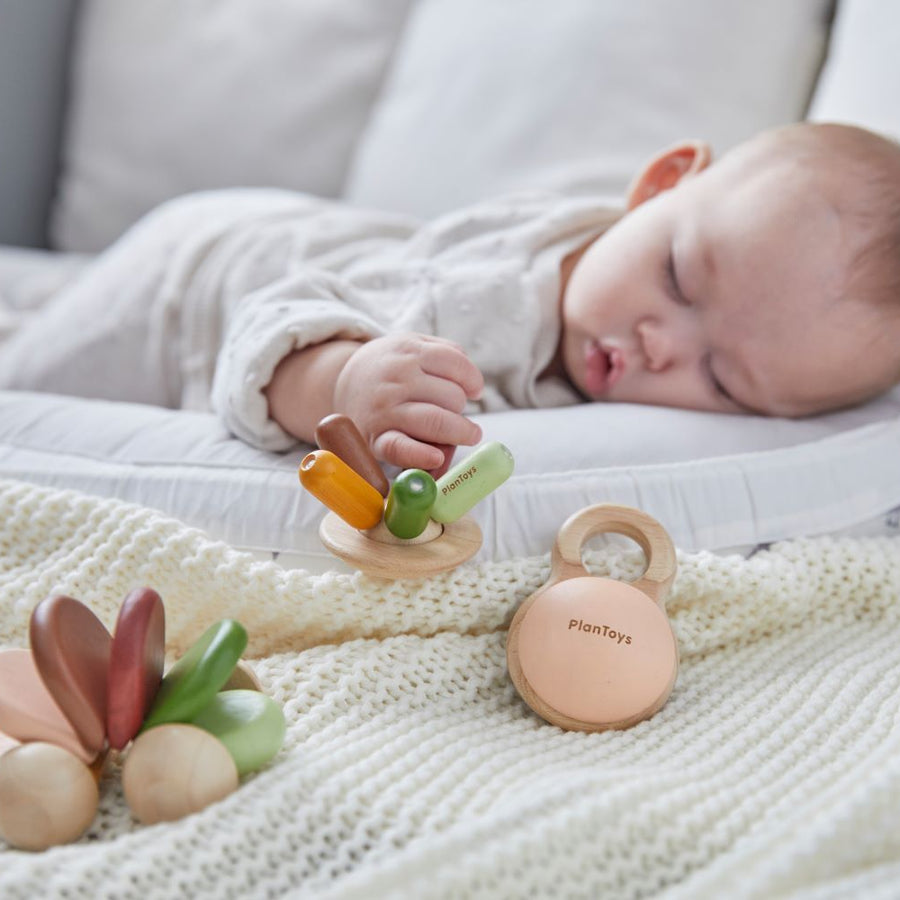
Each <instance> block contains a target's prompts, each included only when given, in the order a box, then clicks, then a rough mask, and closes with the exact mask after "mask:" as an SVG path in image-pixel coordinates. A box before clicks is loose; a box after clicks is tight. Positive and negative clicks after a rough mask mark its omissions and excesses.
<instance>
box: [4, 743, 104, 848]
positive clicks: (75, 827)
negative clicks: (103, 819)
mask: <svg viewBox="0 0 900 900" xmlns="http://www.w3.org/2000/svg"><path fill="white" fill-rule="evenodd" d="M98 800H99V792H98V790H97V782H96V780H95V778H94V774H93V773H92V772H91V770H90V769H89V768H88V767H87V766H86V765H85V764H84V763H83V762H82V761H81V760H80V759H78V758H77V757H76V756H74V755H73V754H71V753H69V751H68V750H64V749H63V748H62V747H57V746H55V745H54V744H45V743H40V742H37V743H33V744H22V745H21V746H19V747H15V748H13V749H12V750H9V751H8V752H7V753H4V754H3V755H2V756H0V836H2V837H3V839H4V840H5V841H6V842H7V843H8V844H10V845H11V846H13V847H16V848H18V849H19V850H46V849H47V848H48V847H54V846H56V845H57V844H67V843H69V842H70V841H75V840H77V839H78V838H79V837H81V835H82V834H84V832H85V831H86V830H87V827H88V826H89V825H90V824H91V822H92V821H93V819H94V816H95V815H96V812H97V803H98Z"/></svg>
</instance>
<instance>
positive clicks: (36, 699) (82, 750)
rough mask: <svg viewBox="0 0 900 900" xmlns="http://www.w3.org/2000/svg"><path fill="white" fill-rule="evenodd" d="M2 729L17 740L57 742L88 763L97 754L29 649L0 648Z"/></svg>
mask: <svg viewBox="0 0 900 900" xmlns="http://www.w3.org/2000/svg"><path fill="white" fill-rule="evenodd" d="M0 729H3V731H4V733H5V735H8V737H9V738H14V739H16V740H17V741H45V742H47V743H50V744H57V745H58V746H60V747H63V748H64V749H66V750H68V751H69V752H70V753H73V754H74V755H75V756H77V757H78V758H79V759H81V760H82V761H83V762H86V763H88V762H90V761H91V760H92V759H94V757H95V756H96V755H97V754H96V752H95V751H94V750H89V749H88V748H87V747H85V746H84V744H82V743H81V740H80V739H79V737H78V735H77V734H76V733H75V730H74V729H73V728H72V725H71V724H70V723H69V720H68V719H67V718H66V717H65V716H64V715H63V712H62V710H61V709H60V708H59V706H58V705H57V703H56V701H55V700H54V699H53V697H52V696H51V695H50V692H49V691H48V690H47V687H46V686H45V684H44V682H43V681H42V680H41V676H40V675H39V674H38V671H37V667H36V666H35V663H34V657H33V656H32V654H31V651H30V650H0Z"/></svg>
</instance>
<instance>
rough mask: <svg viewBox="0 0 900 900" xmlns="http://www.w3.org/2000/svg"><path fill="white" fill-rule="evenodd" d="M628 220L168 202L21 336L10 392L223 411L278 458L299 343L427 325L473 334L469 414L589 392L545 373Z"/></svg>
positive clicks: (9, 357)
mask: <svg viewBox="0 0 900 900" xmlns="http://www.w3.org/2000/svg"><path fill="white" fill-rule="evenodd" d="M615 217H616V213H615V212H613V211H611V210H610V209H609V208H608V207H607V206H603V205H601V204H599V203H598V202H597V201H595V200H589V199H583V198H582V199H573V198H564V197H562V196H559V195H555V194H547V193H528V194H516V195H514V196H510V197H507V198H502V199H497V200H491V201H488V202H484V203H482V204H479V205H477V206H473V207H469V208H467V209H465V210H461V211H459V212H455V213H451V214H448V215H445V216H442V217H440V218H439V219H436V220H435V221H433V222H430V223H427V224H424V225H420V224H419V223H417V222H415V221H413V220H411V219H409V218H407V217H403V216H399V215H396V214H389V213H381V212H373V211H371V210H360V209H355V208H352V207H348V206H345V205H342V204H338V203H334V202H329V201H326V200H321V199H318V198H314V197H310V196H307V195H304V194H297V193H292V192H287V191H274V190H231V191H211V192H208V193H200V194H194V195H189V196H187V197H184V198H180V199H177V200H174V201H171V202H169V203H166V204H164V205H163V206H161V207H159V208H158V209H157V210H156V211H155V212H153V213H151V214H150V215H149V216H147V217H146V218H145V219H144V220H142V221H141V222H140V223H138V224H137V225H136V226H135V227H134V228H133V229H132V230H131V231H130V232H129V233H128V234H126V235H125V236H124V237H123V238H122V239H121V240H120V241H119V242H118V243H117V244H116V245H114V246H113V247H112V248H111V249H110V250H108V251H106V252H105V253H104V254H102V255H101V256H100V257H99V258H98V260H97V261H96V262H95V263H94V264H93V265H92V266H90V267H88V268H87V269H86V270H85V271H84V273H83V275H82V276H81V278H79V279H78V281H77V282H76V283H75V284H74V285H73V286H72V287H70V288H68V289H66V290H64V291H62V292H61V293H60V294H59V295H57V297H56V298H55V299H54V300H53V301H51V302H50V303H49V304H48V306H47V307H46V308H45V309H44V310H42V311H41V312H40V314H39V315H35V316H33V317H32V318H30V319H29V320H28V322H27V323H26V324H25V325H23V327H22V328H21V329H20V330H19V332H18V333H16V334H14V335H12V336H11V337H10V338H9V339H8V340H7V342H6V343H5V345H4V347H3V354H2V357H0V387H6V388H14V389H19V390H23V389H24V390H44V391H51V392H58V393H65V394H78V395H80V396H86V397H105V398H108V399H119V400H133V401H135V402H145V403H155V404H158V405H163V406H170V407H182V408H187V409H208V408H209V407H210V404H212V407H213V408H215V409H216V410H217V411H218V412H219V413H220V414H221V415H222V417H223V419H224V421H225V424H226V425H227V426H228V428H229V429H230V430H231V431H232V432H233V433H235V434H236V435H237V436H238V437H240V438H242V439H243V440H245V441H247V442H248V443H251V444H253V445H255V446H257V447H260V448H262V449H266V450H285V449H288V448H289V447H291V446H293V445H294V444H296V439H295V438H293V437H291V436H290V435H288V434H287V433H286V432H284V431H283V430H282V429H281V428H280V427H279V426H278V425H277V424H276V423H275V422H274V421H272V420H271V419H269V418H268V407H267V402H266V398H265V396H264V394H263V388H265V386H266V385H267V384H268V383H269V381H270V380H271V378H272V373H273V372H274V370H275V367H276V366H277V365H278V363H279V362H280V361H281V360H282V359H283V358H284V357H285V356H287V355H288V354H289V353H290V352H291V351H293V350H297V349H301V348H302V347H305V346H307V345H309V344H315V343H319V342H321V341H325V340H329V339H331V338H337V337H342V338H353V339H368V338H372V337H378V336H380V335H383V334H386V333H388V332H403V331H413V332H420V333H424V334H429V335H434V336H436V337H444V338H448V339H450V340H453V341H456V342H457V343H459V344H460V345H462V347H463V348H464V349H465V351H466V352H467V353H468V355H469V356H470V358H471V359H472V361H473V362H474V363H475V365H476V366H478V368H479V369H480V370H481V371H482V373H483V375H484V377H485V383H486V385H485V390H484V394H483V397H482V398H481V400H480V401H479V402H478V403H477V404H470V407H469V410H468V411H469V413H475V412H494V411H500V410H506V409H510V408H522V407H545V406H560V405H565V404H571V403H576V402H578V401H579V397H578V395H577V393H576V392H575V391H574V390H573V389H572V388H571V387H570V386H568V385H567V384H565V383H563V381H561V380H560V379H556V378H545V379H541V380H539V379H538V376H539V375H540V374H541V373H542V372H543V371H544V369H546V368H547V366H548V364H549V363H550V361H551V360H552V358H553V356H554V354H555V351H556V347H557V343H558V340H559V333H560V329H559V297H560V289H561V285H560V281H561V279H560V266H561V264H562V261H563V259H564V258H565V256H566V255H567V254H568V253H570V252H571V251H572V250H574V249H576V248H578V247H580V246H581V245H583V244H584V243H585V242H586V241H588V240H589V239H590V238H591V237H593V236H596V235H597V234H600V233H602V232H603V231H604V230H605V229H606V228H607V227H608V226H609V224H610V223H611V222H612V221H613V219H614V218H615Z"/></svg>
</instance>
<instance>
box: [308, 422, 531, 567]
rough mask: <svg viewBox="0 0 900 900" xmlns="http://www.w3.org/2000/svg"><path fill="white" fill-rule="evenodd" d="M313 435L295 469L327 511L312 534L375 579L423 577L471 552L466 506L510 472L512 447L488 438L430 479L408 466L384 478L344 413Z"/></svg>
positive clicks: (476, 533) (473, 540) (473, 528)
mask: <svg viewBox="0 0 900 900" xmlns="http://www.w3.org/2000/svg"><path fill="white" fill-rule="evenodd" d="M316 440H317V441H318V442H319V446H320V448H321V449H319V450H315V451H313V452H312V453H309V454H307V455H306V456H305V457H304V458H303V460H302V461H301V462H300V468H299V476H300V483H301V484H302V485H303V486H304V487H305V488H306V489H307V490H308V491H310V493H312V494H314V495H315V496H316V497H317V498H318V499H319V500H320V501H321V502H322V503H323V504H325V506H327V507H328V508H329V509H330V510H331V512H330V513H329V514H328V515H326V516H325V518H324V519H323V520H322V524H321V525H320V527H319V537H320V538H321V540H322V543H323V544H324V545H325V546H326V547H327V548H328V549H329V550H330V551H331V552H332V553H333V554H334V555H335V556H337V557H339V558H340V559H343V560H344V561H345V562H348V563H350V565H353V566H355V567H356V568H358V569H360V570H362V571H363V572H365V573H366V574H368V575H374V576H376V577H380V578H423V577H425V576H427V575H433V574H435V573H437V572H444V571H446V570H447V569H452V568H454V567H456V566H458V565H460V563H463V562H465V561H466V560H467V559H469V558H471V557H472V556H474V554H475V553H477V552H478V549H479V548H480V547H481V529H480V528H479V527H478V525H477V523H476V522H475V521H474V520H473V519H471V518H468V517H467V516H465V513H467V512H468V511H469V510H470V509H471V508H472V507H473V506H474V505H475V504H476V503H477V502H478V501H479V500H482V499H484V497H486V496H487V495H488V494H489V493H490V492H491V491H493V490H495V489H496V488H497V487H499V486H500V485H501V484H502V483H503V482H504V481H505V480H506V479H507V478H509V476H510V475H511V474H512V471H513V458H512V454H511V453H510V452H509V450H508V449H507V448H506V447H504V446H503V444H501V443H499V442H498V441H492V442H490V443H488V444H484V445H483V446H481V447H479V448H478V450H476V451H475V452H474V453H473V454H471V455H470V456H469V457H467V458H466V459H464V460H463V461H462V462H460V463H457V465H455V466H453V467H452V468H451V469H450V470H449V471H448V472H447V473H446V474H445V475H444V476H442V477H441V478H440V479H438V480H437V481H435V480H434V479H433V478H432V477H431V475H430V474H429V473H428V472H424V471H422V470H421V469H407V470H406V471H404V472H401V473H400V474H399V475H398V476H397V477H396V478H395V479H394V483H393V484H392V485H389V484H388V481H387V479H386V478H385V477H384V473H383V472H382V470H381V467H380V465H379V464H378V461H377V460H376V459H375V457H374V456H373V455H372V453H371V451H370V450H369V448H368V445H367V444H366V441H365V439H364V438H363V436H362V434H361V433H360V432H359V429H358V428H357V427H356V426H355V425H354V424H353V422H352V421H351V420H350V419H349V418H347V416H338V415H336V416H328V417H326V418H325V419H323V420H322V421H321V422H320V423H319V425H318V427H317V428H316ZM379 476H380V477H379ZM385 496H386V497H387V501H386V502H385V501H384V500H383V498H384V497H385Z"/></svg>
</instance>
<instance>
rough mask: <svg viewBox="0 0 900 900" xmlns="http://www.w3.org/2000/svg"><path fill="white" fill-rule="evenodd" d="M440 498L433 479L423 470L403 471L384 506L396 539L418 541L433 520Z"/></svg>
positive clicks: (390, 529)
mask: <svg viewBox="0 0 900 900" xmlns="http://www.w3.org/2000/svg"><path fill="white" fill-rule="evenodd" d="M436 498H437V485H436V484H435V483H434V478H432V477H431V475H429V474H428V472H423V471H422V469H407V470H406V471H405V472H401V473H400V474H399V475H398V476H397V477H396V478H395V479H394V483H393V484H392V485H391V490H390V493H389V494H388V498H387V503H386V504H385V507H384V524H385V525H386V526H387V529H388V531H390V533H391V534H392V535H394V537H398V538H402V539H404V540H410V539H412V538H417V537H418V536H419V535H420V534H421V533H422V532H423V531H424V530H425V527H426V526H427V525H428V522H429V521H430V519H431V516H430V513H431V507H432V506H434V501H435V499H436Z"/></svg>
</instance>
